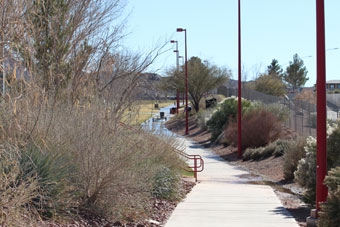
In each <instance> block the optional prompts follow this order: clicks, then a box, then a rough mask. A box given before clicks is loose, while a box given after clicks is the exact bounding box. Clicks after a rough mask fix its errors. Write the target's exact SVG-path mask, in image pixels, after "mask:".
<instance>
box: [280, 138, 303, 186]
mask: <svg viewBox="0 0 340 227" xmlns="http://www.w3.org/2000/svg"><path fill="white" fill-rule="evenodd" d="M305 146H306V139H304V138H298V139H297V141H289V143H288V144H287V149H285V152H284V156H283V174H284V178H285V179H286V180H293V179H294V172H295V171H296V170H297V166H298V163H299V161H300V160H301V159H302V158H305V157H306V151H305V148H304V147H305Z"/></svg>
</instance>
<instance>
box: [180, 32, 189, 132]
mask: <svg viewBox="0 0 340 227" xmlns="http://www.w3.org/2000/svg"><path fill="white" fill-rule="evenodd" d="M177 32H184V35H185V134H189V119H188V118H189V113H188V56H187V30H186V29H183V28H177Z"/></svg>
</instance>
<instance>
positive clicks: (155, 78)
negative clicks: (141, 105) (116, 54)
mask: <svg viewBox="0 0 340 227" xmlns="http://www.w3.org/2000/svg"><path fill="white" fill-rule="evenodd" d="M161 80H162V77H161V76H160V75H158V74H156V73H142V74H141V75H140V77H139V80H138V87H137V89H138V98H140V99H161V98H162V97H164V96H165V95H164V93H163V92H162V91H160V90H159V88H158V87H159V83H160V82H161Z"/></svg>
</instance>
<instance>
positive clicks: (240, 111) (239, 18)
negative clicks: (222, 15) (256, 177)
mask: <svg viewBox="0 0 340 227" xmlns="http://www.w3.org/2000/svg"><path fill="white" fill-rule="evenodd" d="M241 95H242V94H241V0H238V115H237V117H238V118H237V127H238V140H237V141H238V143H237V155H238V157H239V158H240V157H241V156H242V124H241V119H242V104H241V100H242V99H241Z"/></svg>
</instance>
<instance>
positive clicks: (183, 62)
mask: <svg viewBox="0 0 340 227" xmlns="http://www.w3.org/2000/svg"><path fill="white" fill-rule="evenodd" d="M178 58H182V65H184V57H183V56H178ZM182 96H183V97H182V102H183V103H182V105H183V106H184V93H183V94H182Z"/></svg>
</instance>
